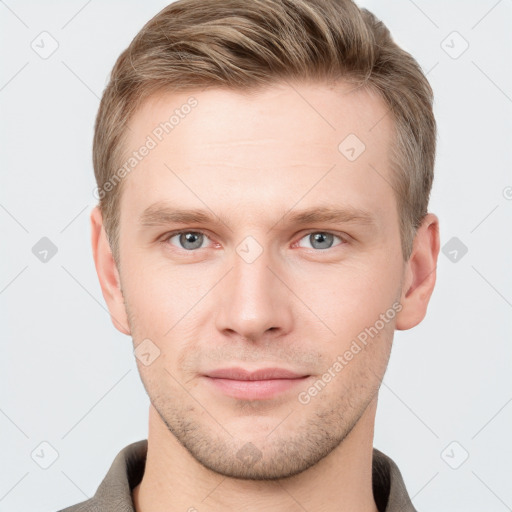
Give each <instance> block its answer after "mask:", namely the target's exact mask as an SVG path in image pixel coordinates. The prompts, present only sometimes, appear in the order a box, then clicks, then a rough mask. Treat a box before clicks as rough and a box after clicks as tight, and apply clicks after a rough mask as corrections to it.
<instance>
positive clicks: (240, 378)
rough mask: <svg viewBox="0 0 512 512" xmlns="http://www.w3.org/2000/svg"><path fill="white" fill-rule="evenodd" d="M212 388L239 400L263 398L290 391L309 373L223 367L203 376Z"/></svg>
mask: <svg viewBox="0 0 512 512" xmlns="http://www.w3.org/2000/svg"><path fill="white" fill-rule="evenodd" d="M203 377H204V378H205V379H206V381H207V382H208V383H209V384H211V385H212V386H213V387H214V389H216V390H217V391H220V392H221V393H223V394H225V395H228V396H230V397H232V398H237V399H240V400H265V399H270V398H274V397H275V396H277V395H279V394H282V393H284V392H286V391H291V390H293V388H295V387H297V386H298V385H299V384H301V383H304V381H305V380H306V379H308V378H309V377H311V375H304V374H299V373H296V372H293V371H290V370H286V369H284V368H261V369H258V370H255V371H248V370H245V369H243V368H223V369H218V370H213V371H210V372H208V373H207V374H206V375H204V376H203Z"/></svg>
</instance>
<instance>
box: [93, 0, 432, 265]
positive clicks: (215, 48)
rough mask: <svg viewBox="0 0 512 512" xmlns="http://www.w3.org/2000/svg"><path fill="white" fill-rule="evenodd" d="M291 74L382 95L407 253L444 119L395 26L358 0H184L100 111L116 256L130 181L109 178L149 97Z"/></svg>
mask: <svg viewBox="0 0 512 512" xmlns="http://www.w3.org/2000/svg"><path fill="white" fill-rule="evenodd" d="M288 79H291V80H299V81H301V80H302V81H304V80H314V81H319V82H322V81H324V82H331V83H332V82H336V81H337V80H345V81H350V82H351V83H356V84H357V85H358V86H361V87H368V88H369V89H371V90H372V91H376V92H377V93H378V94H379V95H380V96H381V97H382V98H383V99H384V101H385V103H386V105H387V107H388V109H389V113H390V114H391V115H392V117H393V120H394V128H395V133H394V139H393V144H392V147H391V148H390V149H391V162H392V169H393V172H392V177H391V180H392V181H391V183H390V184H391V186H392V187H393V189H394V193H395V197H396V200H397V206H398V211H399V214H400V234H401V243H402V254H403V257H404V260H408V259H409V256H410V254H411V251H412V243H413V240H414V236H415V233H416V230H417V228H418V227H419V225H420V224H421V221H422V220H423V218H424V216H425V215H426V214H427V208H428V202H429V196H430V190H431V188H432V181H433V171H434V161H435V147H436V123H435V119H434V114H433V93H432V89H431V87H430V85H429V83H428V80H427V78H426V77H425V75H424V74H423V72H422V70H421V68H420V66H419V65H418V63H417V62H416V60H415V59H414V58H413V57H412V56H411V55H410V54H409V53H407V52H406V51H404V50H403V49H401V48H400V47H399V46H398V45H397V44H396V43H395V42H394V41H393V40H392V38H391V35H390V33H389V30H388V29H387V27H386V26H385V25H384V24H383V23H382V22H381V21H380V20H378V19H377V18H376V17H375V16H374V15H373V14H372V13H371V12H369V11H368V10H366V9H360V8H359V7H358V6H357V5H356V4H355V3H354V2H353V1H351V0H250V1H247V0H178V1H176V2H174V3H172V4H170V5H168V6H167V7H165V8H164V9H163V10H161V11H160V12H159V13H158V14H157V15H156V16H155V17H153V18H152V19H151V20H150V21H148V22H147V23H146V24H145V25H144V27H143V28H142V29H141V31H140V32H139V33H138V34H137V35H136V37H135V38H134V39H133V41H132V42H131V44H130V45H129V46H128V48H127V49H126V50H124V51H123V53H122V54H121V55H120V56H119V58H118V59H117V61H116V63H115V65H114V68H113V70H112V73H111V76H110V81H109V83H108V85H107V87H106V88H105V91H104V93H103V97H102V99H101V103H100V107H99V111H98V115H97V118H96V125H95V133H94V144H93V163H94V173H95V177H96V182H97V187H98V189H97V190H99V191H101V194H100V195H99V199H100V201H99V207H100V209H101V212H102V215H103V219H104V226H105V231H106V234H107V237H108V240H109V244H110V247H111V250H112V253H113V256H114V258H115V260H116V263H118V264H119V262H120V254H119V199H120V197H121V193H122V181H121V182H119V185H118V186H115V187H110V188H111V190H109V191H108V193H106V192H105V190H106V189H107V187H105V185H106V184H108V183H109V180H111V178H112V177H113V176H114V175H115V173H116V170H117V169H118V166H119V165H121V162H123V152H124V147H123V142H124V140H125V137H126V132H127V123H128V121H129V120H130V118H131V117H132V116H133V114H134V112H135V111H136V110H137V108H138V107H139V106H140V105H141V103H142V102H143V101H144V100H145V99H147V98H148V97H149V96H150V95H151V94H153V93H155V92H157V91H161V90H168V91H180V92H183V91H187V90H194V89H199V88H205V87H210V86H213V87H225V88H230V89H233V90H239V91H240V90H248V89H251V88H254V87H259V86H267V85H272V84H275V83H277V82H279V81H280V80H288ZM340 142H341V141H340ZM376 179H381V178H377V177H376Z"/></svg>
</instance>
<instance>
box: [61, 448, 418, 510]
mask: <svg viewBox="0 0 512 512" xmlns="http://www.w3.org/2000/svg"><path fill="white" fill-rule="evenodd" d="M147 448H148V442H147V439H144V440H142V441H137V442H136V443H132V444H130V445H128V446H126V447H125V448H123V449H122V450H121V451H120V452H119V453H118V454H117V456H116V458H115V459H114V462H113V463H112V466H111V467H110V469H109V470H108V473H107V475H106V476H105V478H104V479H103V481H102V482H101V484H100V486H99V487H98V490H97V491H96V494H95V495H94V496H93V497H92V498H90V499H88V500H86V501H83V502H81V503H78V504H77V505H73V506H71V507H68V508H66V509H63V510H61V511H60V512H135V508H134V506H133V501H132V489H133V488H134V487H136V486H137V485H138V484H139V483H140V481H141V480H142V475H143V474H144V467H145V464H146V453H147ZM372 470H373V482H372V483H373V496H374V499H375V503H376V504H377V508H378V509H379V512H417V511H416V509H415V508H414V507H413V505H412V503H411V500H410V498H409V495H408V494H407V490H406V488H405V484H404V481H403V478H402V475H401V474H400V470H399V469H398V467H397V465H396V464H395V463H394V462H393V461H392V460H391V459H390V458H389V457H388V456H387V455H384V454H383V453H382V452H380V451H379V450H377V449H376V448H374V449H373V468H372Z"/></svg>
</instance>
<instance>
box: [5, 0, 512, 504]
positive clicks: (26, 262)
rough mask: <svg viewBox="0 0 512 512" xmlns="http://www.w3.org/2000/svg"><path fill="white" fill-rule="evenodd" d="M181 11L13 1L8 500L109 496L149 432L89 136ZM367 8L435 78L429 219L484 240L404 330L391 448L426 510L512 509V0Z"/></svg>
mask: <svg viewBox="0 0 512 512" xmlns="http://www.w3.org/2000/svg"><path fill="white" fill-rule="evenodd" d="M167 3H168V2H166V1H163V0H162V1H156V0H153V1H144V2H143V1H139V2H135V1H122V2H121V1H110V2H101V3H100V2H99V1H98V0H93V1H88V2H85V1H83V0H80V1H66V2H64V1H59V2H50V1H47V2H43V3H39V2H28V1H14V0H8V1H5V2H4V1H0V20H1V22H0V23H1V26H0V38H1V58H2V65H1V67H0V107H1V117H0V119H1V130H2V131H1V140H2V146H1V147H2V151H1V156H0V158H1V160H0V169H1V173H2V187H1V190H0V223H1V230H2V235H3V236H2V251H1V258H2V259H1V267H0V268H1V274H0V305H1V322H2V332H3V335H2V343H1V347H2V352H1V357H0V365H1V366H0V371H1V375H2V385H1V387H0V432H1V433H2V435H1V437H0V443H1V446H0V449H1V453H2V464H1V469H0V510H1V511H9V512H18V511H19V512H27V511H33V512H47V511H54V510H57V509H60V508H63V507H64V506H67V505H71V504H74V503H77V502H79V501H82V500H84V499H86V498H87V497H90V496H92V495H93V494H94V492H95V491H96V488H97V487H98V485H99V483H100V482H101V480H102V479H103V477H104V475H105V473H106V471H107V470H108V468H109V467H110V464H111V463H112V461H113V459H114V457H115V455H116V454H117V453H118V452H119V450H120V449H121V448H123V447H124V446H126V445H127V444H129V443H131V442H133V441H137V440H139V439H143V438H146V437H147V413H148V405H149V401H148V399H147V397H146V395H145V392H144V390H143V387H142V384H141V382H140V379H139V376H138V373H137V368H136V365H135V362H134V357H133V354H132V346H131V339H130V338H128V337H126V336H124V335H121V334H120V333H119V332H118V331H116V330H115V328H114V327H113V325H112V324H111V322H110V318H109V315H108V313H107V311H106V306H105V303H104V301H103V297H102V295H101V290H100V287H99V284H98V280H97V276H96V272H95V269H94V264H93V259H92V252H91V247H90V228H89V212H90V211H91V209H92V207H93V206H94V204H95V200H94V198H93V196H92V190H93V188H94V186H95V182H94V176H93V170H92V164H91V147H92V136H93V123H94V119H95V116H96V111H97V108H98V105H99V98H100V96H101V94H102V90H103V88H104V86H105V85H106V82H107V77H108V74H109V72H110V70H111V68H112V66H113V64H114V62H115V60H116V58H117V56H118V55H119V54H120V52H121V51H122V50H123V49H124V48H125V47H126V46H127V45H128V44H129V43H130V41H131V39H132V38H133V37H134V36H135V34H136V33H137V32H138V31H139V29H140V28H141V27H142V25H143V24H144V23H145V22H146V21H147V20H149V19H150V18H151V17H152V16H154V15H155V14H156V13H157V12H158V11H159V10H160V9H162V8H163V7H164V6H165V5H166V4H167ZM359 4H360V5H362V6H366V7H368V8H369V9H371V10H373V11H374V12H375V14H377V16H379V17H380V18H381V19H382V20H383V21H384V22H385V23H386V24H387V25H388V27H389V28H390V30H391V32H392V34H393V35H394V37H395V40H396V41H397V42H398V43H399V44H401V45H402V46H403V47H404V48H405V49H406V50H408V51H409V52H411V53H412V54H413V55H414V56H415V57H416V59H417V60H418V61H419V63H420V65H421V66H422V68H423V69H424V70H425V72H428V78H429V80H430V82H431V84H432V86H433V89H434V91H435V113H436V117H437V121H438V126H439V139H438V156H437V164H436V177H435V184H434V189H433V192H432V200H431V207H430V211H432V212H434V213H436V214H437V215H438V216H439V217H440V221H441V244H442V246H445V245H446V244H447V243H449V241H450V240H451V239H452V238H453V237H456V238H457V239H458V240H459V242H457V241H455V242H453V241H452V242H450V243H452V244H453V243H459V245H460V243H463V244H464V245H465V246H466V247H467V249H468V252H467V254H465V255H462V252H461V251H460V248H459V249H456V250H458V252H457V261H455V262H454V261H452V259H453V257H454V255H455V253H453V252H451V254H450V251H453V247H452V246H450V245H448V246H447V249H446V253H447V254H448V255H445V254H443V253H441V254H440V257H439V264H438V267H437V272H438V278H437V285H436V289H435V291H434V294H433V297H432V300H431V303H430V306H429V311H428V315H427V318H426V319H425V320H424V321H423V322H422V323H421V324H420V325H419V326H418V327H416V328H414V329H413V330H410V331H407V332H397V334H396V336H395V346H394V348H393V353H392V356H391V363H390V366H389V368H388V371H387V373H386V376H385V379H384V383H383V385H382V389H381V394H380V402H379V410H378V414H377V420H376V429H375V443H374V445H375V446H376V447H378V448H379V449H381V450H382V451H384V452H385V453H387V454H388V455H390V456H391V457H392V458H393V459H394V460H395V461H396V462H397V464H398V466H399V468H400V469H401V471H402V474H403V476H404V479H405V483H406V485H407V488H408V490H409V493H410V495H411V497H413V502H414V504H415V506H416V508H418V510H420V511H429V510H430V511H436V512H442V511H450V512H455V511H464V512H473V511H474V512H476V511H479V512H481V511H483V510H485V511H487V512H492V511H496V512H501V511H505V510H512V486H511V482H512V441H511V435H510V433H511V432H512V428H511V427H512V403H511V402H512V386H511V381H512V358H511V356H512V344H511V332H512V320H511V319H512V315H511V313H512V309H511V308H512V286H511V285H512V271H511V270H510V268H511V256H512V251H511V246H512V243H511V232H512V230H511V226H512V172H511V168H512V167H511V164H512V150H511V146H512V138H511V135H512V129H511V128H512V127H511V125H512V65H511V64H512V36H511V33H512V31H511V21H512V1H511V0H501V1H496V0H481V1H476V0H473V1H462V0H458V1H451V2H446V1H441V0H435V1H433V0H430V1H427V0H416V1H412V0H394V1H393V2H379V1H378V0H374V1H361V2H359ZM43 31H46V32H48V33H49V34H51V36H47V35H42V36H41V35H40V34H41V32H43ZM454 32H456V33H454ZM43 38H46V39H44V40H43ZM51 38H53V39H55V40H56V41H57V42H58V48H57V49H56V51H55V52H54V53H53V54H52V55H51V56H49V57H48V58H46V59H44V58H42V57H41V56H40V53H41V52H42V51H44V50H43V45H44V49H45V50H46V51H49V50H50V49H51V44H52V41H51ZM42 41H43V42H42ZM466 44H469V46H468V48H467V49H466V51H464V52H463V53H461V52H462V50H464V48H465V46H466ZM31 45H33V46H35V47H38V48H39V49H38V51H39V52H40V53H37V52H36V51H34V49H32V47H31ZM36 45H38V46H36ZM42 237H48V238H49V239H50V240H51V241H52V242H53V244H55V246H56V247H57V250H58V251H57V253H56V254H55V255H54V256H53V257H50V255H48V261H47V262H46V263H43V262H41V261H40V260H39V259H38V258H37V257H36V256H35V255H34V254H33V252H32V248H33V246H34V245H35V244H36V243H37V242H38V241H39V240H40V239H41V238H42ZM42 442H46V443H49V444H50V445H51V447H53V448H50V447H49V446H48V445H46V444H44V445H41V443H42ZM453 442H455V443H454V444H452V443H453ZM52 449H53V450H56V452H57V453H58V458H57V459H56V460H55V461H54V462H53V463H52V464H51V465H50V466H49V467H48V468H47V469H43V468H42V467H41V464H42V465H46V464H50V463H51V462H52V460H53V459H52V455H53V452H52ZM466 452H467V454H469V458H468V459H467V460H466V461H464V462H463V463H462V464H461V462H462V461H463V460H464V458H465V456H466ZM459 464H461V465H460V467H458V469H453V468H452V467H450V465H451V466H453V467H455V466H459Z"/></svg>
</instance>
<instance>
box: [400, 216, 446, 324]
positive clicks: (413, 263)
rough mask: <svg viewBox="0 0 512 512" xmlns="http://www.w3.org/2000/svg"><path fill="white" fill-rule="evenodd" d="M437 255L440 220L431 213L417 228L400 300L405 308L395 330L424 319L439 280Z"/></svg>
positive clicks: (401, 311)
mask: <svg viewBox="0 0 512 512" xmlns="http://www.w3.org/2000/svg"><path fill="white" fill-rule="evenodd" d="M438 254H439V219H438V218H437V217H436V216H435V215H434V214H432V213H428V214H427V215H426V216H425V218H424V219H423V222H422V223H421V226H420V227H419V228H418V230H417V231H416V236H415V237H414V243H413V249H412V252H411V256H410V258H409V261H408V262H407V263H406V266H405V270H404V280H403V286H402V297H401V299H400V303H401V304H402V309H401V310H400V312H399V313H398V315H397V317H396V329H398V330H406V329H411V328H412V327H414V326H415V325H418V324H419V323H420V322H421V321H422V320H423V318H425V315H426V313H427V306H428V302H429V300H430V296H431V295H432V292H433V291H434V285H435V283H436V267H437V257H438Z"/></svg>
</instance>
